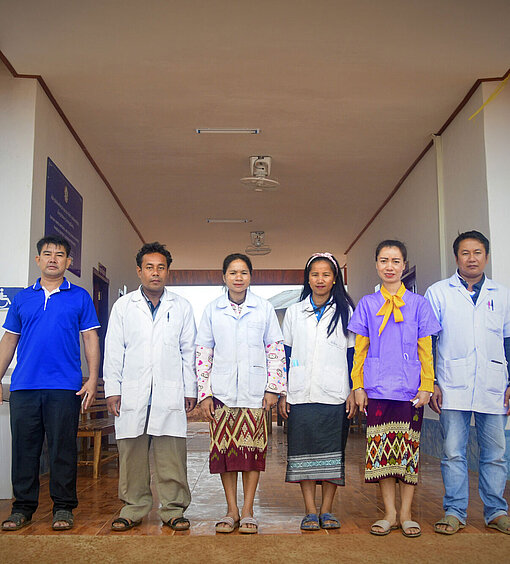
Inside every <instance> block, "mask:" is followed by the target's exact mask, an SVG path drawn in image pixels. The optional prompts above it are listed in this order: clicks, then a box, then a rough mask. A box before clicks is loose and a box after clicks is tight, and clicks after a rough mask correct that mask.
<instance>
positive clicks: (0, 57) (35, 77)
mask: <svg viewBox="0 0 510 564" xmlns="http://www.w3.org/2000/svg"><path fill="white" fill-rule="evenodd" d="M0 60H1V61H2V62H3V63H4V65H5V66H6V67H7V69H8V70H9V72H10V73H11V74H12V76H13V77H14V78H30V79H32V80H37V82H38V83H39V85H40V86H41V88H42V89H43V91H44V93H45V94H46V96H48V99H49V100H50V102H51V103H52V105H53V107H54V108H55V110H56V111H57V113H58V115H59V116H60V117H61V118H62V121H63V122H64V123H65V125H66V127H67V129H68V130H69V132H70V133H71V135H72V136H73V137H74V140H75V141H76V143H78V146H79V147H80V149H81V150H82V151H83V153H84V154H85V156H86V157H87V159H88V161H89V162H90V164H91V165H92V168H93V169H94V170H95V171H96V172H97V174H98V175H99V178H101V180H102V181H103V182H104V184H105V186H106V187H107V188H108V190H109V191H110V193H111V195H112V196H113V199H114V200H115V201H116V202H117V205H118V206H119V208H120V209H121V211H122V213H123V214H124V215H125V217H126V219H127V220H128V221H129V223H130V225H131V227H132V228H133V229H134V230H135V232H136V234H137V235H138V237H139V238H140V240H141V241H142V243H145V239H144V237H143V235H142V234H141V232H140V230H139V229H138V227H137V226H136V224H135V222H134V221H133V219H132V218H131V216H130V215H129V213H128V211H127V210H126V208H125V207H124V205H123V204H122V202H121V200H120V198H119V197H118V196H117V194H116V192H115V190H114V189H113V187H112V185H111V184H110V182H109V181H108V179H107V178H106V176H105V175H104V173H103V171H102V170H101V169H100V168H99V165H98V164H97V163H96V161H95V160H94V158H93V157H92V155H91V154H90V153H89V151H88V149H87V147H86V146H85V143H83V141H82V140H81V138H80V136H79V135H78V133H77V132H76V130H75V129H74V127H73V126H72V125H71V122H70V121H69V120H68V119H67V116H66V115H65V113H64V111H63V110H62V108H61V107H60V105H59V104H58V102H57V100H56V99H55V97H54V96H53V94H52V93H51V90H50V89H49V88H48V85H47V84H46V82H45V81H44V78H43V77H42V76H41V75H40V74H20V73H18V72H17V71H16V69H15V68H14V67H13V66H12V64H11V63H10V61H9V59H7V57H6V56H5V55H4V53H3V52H2V51H0Z"/></svg>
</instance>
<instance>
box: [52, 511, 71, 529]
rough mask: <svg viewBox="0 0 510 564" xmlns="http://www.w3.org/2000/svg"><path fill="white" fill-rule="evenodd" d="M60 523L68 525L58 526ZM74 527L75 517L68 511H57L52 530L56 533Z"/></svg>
mask: <svg viewBox="0 0 510 564" xmlns="http://www.w3.org/2000/svg"><path fill="white" fill-rule="evenodd" d="M60 521H62V522H64V523H66V525H57V523H59V522H60ZM73 526H74V516H73V514H72V513H71V512H70V511H68V510H67V509H57V510H56V511H55V513H54V514H53V522H52V524H51V528H52V529H53V530H54V531H68V530H69V529H72V528H73Z"/></svg>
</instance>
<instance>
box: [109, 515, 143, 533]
mask: <svg viewBox="0 0 510 564" xmlns="http://www.w3.org/2000/svg"><path fill="white" fill-rule="evenodd" d="M141 522H142V520H141V519H140V521H131V519H124V517H117V519H114V520H113V521H112V527H111V529H112V531H116V532H117V533H123V532H124V531H129V529H132V528H133V527H138V525H139V524H140V523H141ZM116 523H119V524H120V525H122V527H114V525H115V524H116Z"/></svg>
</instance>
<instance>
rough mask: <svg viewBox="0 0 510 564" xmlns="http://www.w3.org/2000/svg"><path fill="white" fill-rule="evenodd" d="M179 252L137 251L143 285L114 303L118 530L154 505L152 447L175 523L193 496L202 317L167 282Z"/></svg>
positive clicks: (107, 363)
mask: <svg viewBox="0 0 510 564" xmlns="http://www.w3.org/2000/svg"><path fill="white" fill-rule="evenodd" d="M171 262H172V257H171V255H170V253H169V252H168V251H167V249H166V248H165V246H164V245H160V244H159V243H148V244H146V245H144V246H143V247H142V248H141V249H140V251H139V252H138V254H137V256H136V263H137V271H138V277H139V278H140V280H141V282H142V283H141V286H140V287H139V288H138V290H136V291H134V292H131V293H129V294H127V295H125V296H122V297H121V298H119V300H117V302H116V303H115V304H114V306H113V308H112V312H111V315H110V320H109V323H108V331H107V334H106V343H105V360H104V371H103V372H104V388H105V395H106V398H107V403H108V411H109V412H110V413H111V414H113V415H115V416H116V419H115V434H116V438H117V446H118V449H119V497H120V498H121V499H122V501H124V503H125V505H124V507H123V508H122V510H121V512H120V517H118V518H117V519H115V520H114V521H113V523H112V530H114V531H126V530H128V529H131V528H132V527H135V526H137V525H139V524H140V523H141V521H142V519H143V517H144V516H145V515H147V514H148V513H149V511H150V510H151V509H152V494H151V487H150V477H151V473H150V467H149V447H150V445H151V443H152V445H153V452H154V462H155V468H154V478H155V486H156V490H157V492H158V497H159V500H160V504H161V505H160V508H159V511H158V513H159V516H160V517H161V519H162V521H163V523H164V524H165V525H168V526H169V527H171V528H172V529H174V530H179V531H182V530H186V529H189V526H190V524H189V521H188V520H187V519H186V518H185V517H183V513H184V511H185V510H186V509H187V507H188V505H189V504H190V501H191V494H190V490H189V486H188V479H187V468H186V429H187V421H186V412H188V411H191V410H192V409H193V408H194V407H195V404H196V397H197V383H196V376H195V370H194V361H195V334H196V329H195V321H194V318H193V311H192V308H191V305H190V303H189V302H188V301H187V300H185V299H184V298H182V297H180V296H178V295H176V294H174V293H172V292H170V291H168V289H167V288H166V287H165V284H166V282H167V279H168V269H169V267H170V263H171Z"/></svg>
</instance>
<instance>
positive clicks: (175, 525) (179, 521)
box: [163, 515, 190, 531]
mask: <svg viewBox="0 0 510 564" xmlns="http://www.w3.org/2000/svg"><path fill="white" fill-rule="evenodd" d="M163 524H164V525H166V526H167V527H170V528H171V529H173V530H174V531H187V530H188V529H189V528H190V522H189V519H186V517H183V516H182V515H181V516H180V517H174V518H173V519H169V520H168V521H163ZM179 525H182V527H180V526H179Z"/></svg>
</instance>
